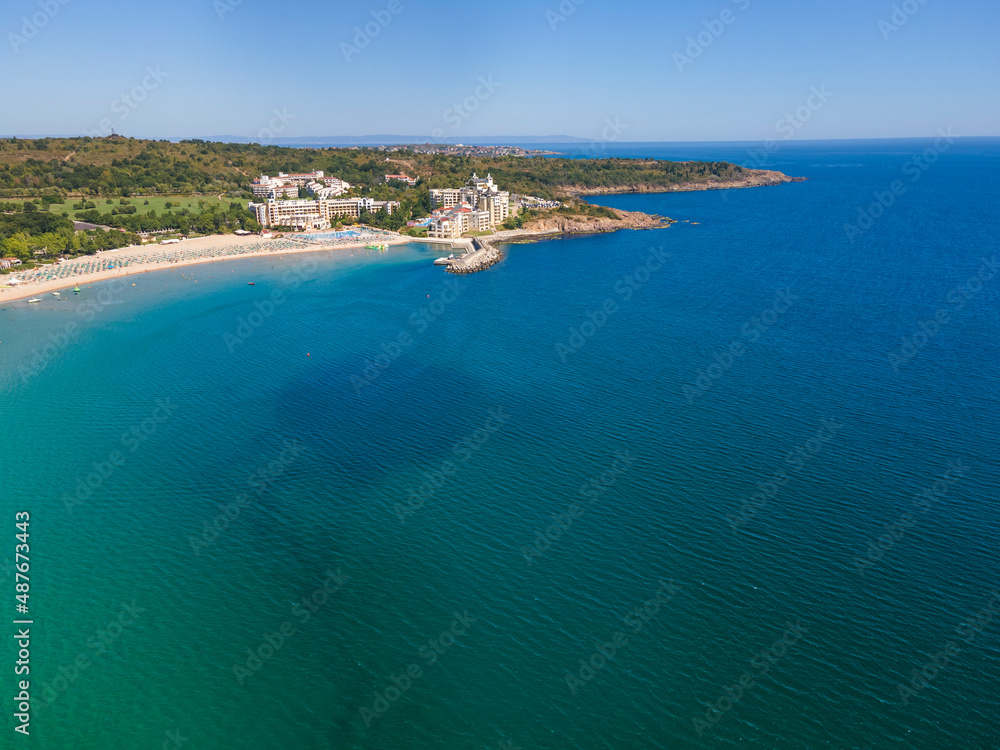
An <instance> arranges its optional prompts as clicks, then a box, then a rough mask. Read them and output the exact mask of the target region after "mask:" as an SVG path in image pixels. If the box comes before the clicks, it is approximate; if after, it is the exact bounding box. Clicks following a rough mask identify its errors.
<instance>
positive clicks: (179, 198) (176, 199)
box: [0, 195, 248, 219]
mask: <svg viewBox="0 0 1000 750" xmlns="http://www.w3.org/2000/svg"><path fill="white" fill-rule="evenodd" d="M81 200H82V201H90V202H91V203H95V204H97V210H98V211H100V212H101V213H102V214H103V213H111V209H112V208H117V207H118V206H120V205H121V203H119V201H120V200H121V198H112V199H111V201H112V202H111V203H108V202H107V199H105V198H86V199H80V198H67V199H66V202H65V203H56V204H54V205H52V206H50V207H49V210H48V213H50V214H53V215H55V216H61V215H62V214H63V213H68V214H69V218H71V219H75V218H76V215H77V214H78V213H81V212H82V211H86V210H89V209H80V210H74V208H73V204H75V203H79V202H81ZM126 200H127V201H128V202H129V203H130V204H131V205H133V206H135V207H136V208H137V209H138V212H139V213H140V214H143V213H147V212H148V211H150V210H151V209H152V210H154V211H156V213H158V214H162V213H163V212H164V211H166V210H167V203H168V202H169V203H172V204H173V208H172V209H170V210H172V211H177V210H179V209H181V208H187V209H189V210H191V211H192V212H195V213H197V212H198V211H199V207H198V203H199V201H201V202H202V203H204V205H205V207H208V206H211V205H213V204H215V205H217V204H219V203H220V201H219V198H218V197H217V196H214V195H210V196H201V197H198V196H184V195H154V196H148V197H142V196H140V197H138V198H126ZM146 201H149V205H146ZM222 202H224V203H237V204H245V203H247V202H248V199H247V198H226V197H225V196H223V198H222ZM0 203H17V204H18V205H20V204H22V203H24V201H23V200H19V199H17V198H0ZM38 210H39V211H41V210H42V207H41V206H38Z"/></svg>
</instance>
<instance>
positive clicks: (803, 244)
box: [0, 140, 1000, 750]
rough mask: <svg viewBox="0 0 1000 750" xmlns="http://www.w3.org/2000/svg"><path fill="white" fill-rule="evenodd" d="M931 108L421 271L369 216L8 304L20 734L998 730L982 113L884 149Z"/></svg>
mask: <svg viewBox="0 0 1000 750" xmlns="http://www.w3.org/2000/svg"><path fill="white" fill-rule="evenodd" d="M929 145H930V143H924V142H915V141H906V142H898V143H880V144H855V145H853V146H852V145H850V144H827V145H823V144H811V145H799V146H792V145H787V146H785V147H784V148H783V149H782V150H781V151H780V152H779V153H778V154H776V155H775V157H774V160H775V168H777V169H781V170H783V171H785V172H787V173H789V174H795V175H802V176H806V177H809V181H807V182H804V183H798V184H790V185H784V186H781V187H776V188H767V189H757V190H741V191H727V192H714V193H688V194H674V195H646V196H616V197H610V198H607V199H603V200H602V202H603V203H607V204H609V205H614V206H618V207H622V208H630V209H633V210H645V211H651V212H658V213H663V214H666V215H669V216H672V217H673V218H675V219H678V220H681V222H682V223H678V224H676V225H674V226H672V227H670V228H669V229H664V230H659V231H654V232H621V233H617V234H614V235H601V236H593V237H578V238H573V239H567V240H554V241H547V242H542V243H538V244H534V245H521V246H513V247H511V248H509V252H508V257H507V258H506V260H505V261H504V262H503V263H501V264H500V265H498V266H495V267H494V268H492V269H491V270H490V271H488V272H486V273H482V274H478V275H475V276H472V277H468V278H465V279H461V280H458V281H457V282H456V281H455V280H450V279H449V277H446V276H445V275H443V274H442V273H441V270H440V269H439V268H434V267H433V266H432V265H431V263H430V261H431V259H432V258H433V257H435V253H433V252H432V251H429V250H426V249H423V248H420V247H416V246H408V247H404V248H393V249H392V250H391V251H390V252H388V253H384V254H381V253H373V254H366V253H363V252H362V253H360V254H356V255H355V256H353V257H352V256H351V255H350V254H349V253H345V252H343V251H339V252H337V253H333V254H323V253H320V254H314V255H312V256H303V255H298V256H287V257H285V258H275V259H267V260H240V261H233V262H224V263H214V264H209V265H205V266H201V267H195V268H188V269H179V270H176V271H166V272H161V273H155V274H147V275H144V276H141V277H135V278H130V279H129V280H128V281H127V282H126V283H124V284H119V285H115V284H105V285H95V286H91V287H88V288H86V289H84V291H83V293H82V294H81V295H80V297H78V298H74V299H72V300H70V301H67V302H57V301H55V299H54V298H47V299H46V300H45V301H44V302H43V303H41V304H40V305H32V306H31V308H28V307H27V305H26V304H25V303H23V302H22V303H7V304H6V306H5V307H4V308H3V309H2V310H0V357H2V359H0V393H2V397H3V398H2V402H0V403H2V432H0V436H2V444H3V447H4V456H5V461H4V472H3V477H4V482H3V499H4V501H3V507H4V513H5V515H6V516H7V517H8V518H9V526H10V534H9V539H8V541H7V542H3V543H2V544H3V545H4V546H3V547H0V561H3V560H4V559H5V558H7V557H12V556H13V551H14V547H13V545H14V539H13V535H14V529H13V513H14V511H17V510H27V511H29V512H30V513H31V556H32V561H31V565H32V567H31V571H32V572H31V576H32V589H31V609H32V615H33V617H34V619H35V625H34V626H33V629H32V636H33V642H32V656H31V659H32V662H31V670H32V671H31V680H32V694H33V699H34V702H35V714H34V716H33V719H32V736H31V738H30V739H28V740H26V741H25V740H24V739H23V738H18V741H19V742H20V744H21V745H24V746H30V747H37V748H46V749H48V748H54V749H61V748H87V749H89V748H95V749H105V748H127V749H129V750H132V749H133V748H143V747H161V746H163V743H164V742H165V741H169V737H168V735H167V734H166V733H168V732H175V731H178V730H179V732H180V734H181V736H182V737H185V738H189V739H188V741H187V742H186V743H185V744H184V745H183V746H184V747H189V748H191V747H199V748H200V747H204V748H263V749H269V748H322V749H326V748H330V749H333V748H336V749H337V750H343V749H345V748H385V749H386V750H402V749H403V748H414V749H416V748H421V749H434V748H442V749H443V748H448V749H449V750H450V749H452V748H483V747H492V748H497V747H503V746H506V745H503V744H502V743H505V742H510V743H512V744H513V746H515V747H523V748H688V747H692V748H694V747H719V748H727V747H744V746H750V747H767V748H837V749H842V748H945V747H967V748H992V747H996V746H997V743H998V741H1000V720H998V718H997V705H998V698H1000V695H998V690H1000V689H998V687H997V684H998V677H1000V649H998V643H1000V640H998V639H1000V599H994V598H993V596H994V595H993V593H991V592H992V590H993V589H998V590H1000V565H998V561H997V553H996V537H997V532H998V527H1000V518H998V512H997V505H996V502H997V490H998V487H1000V468H998V465H997V460H996V456H997V455H998V448H1000V445H998V442H1000V411H998V407H1000V404H998V399H997V395H996V392H997V388H996V387H997V362H998V356H997V355H998V340H997V333H998V330H1000V319H998V308H997V303H998V300H1000V276H998V277H997V278H995V279H989V280H987V281H985V282H983V283H982V284H981V288H980V287H979V285H978V284H972V285H971V286H969V285H968V280H969V279H970V278H972V277H975V276H976V274H977V272H978V271H979V270H980V268H981V267H982V266H983V259H984V258H985V259H986V260H990V259H991V258H992V257H993V256H994V255H995V254H996V251H997V240H996V238H997V230H998V228H1000V216H998V210H997V207H996V201H995V196H996V194H997V190H998V187H1000V185H998V181H1000V178H998V176H997V175H1000V170H998V169H997V167H998V166H1000V144H998V143H997V141H995V140H994V141H968V142H961V143H959V144H956V145H954V146H952V147H950V148H949V149H948V150H947V151H945V152H944V153H943V154H942V155H940V158H939V159H938V161H937V162H936V163H935V164H934V165H933V166H932V167H931V168H929V169H927V170H926V171H920V179H919V180H917V181H916V182H913V181H911V178H910V177H909V176H908V175H907V174H906V173H905V172H904V169H906V167H907V163H908V161H909V160H910V159H911V158H912V157H913V156H914V155H916V154H919V153H920V152H921V151H923V149H924V148H926V147H928V146H929ZM619 148H620V149H622V150H623V153H624V149H625V148H626V147H625V146H622V147H619ZM633 148H639V147H633ZM705 149H709V147H703V148H702V151H704V150H705ZM640 150H641V151H642V152H643V154H646V153H648V154H649V155H653V156H668V155H673V156H675V158H689V157H688V156H687V155H684V154H667V153H658V152H656V150H655V148H654V147H642V148H641V149H640ZM709 150H710V151H711V149H709ZM634 155H640V154H638V153H636V154H634ZM702 155H703V156H705V157H707V158H718V159H727V158H731V159H739V157H740V151H739V150H738V149H735V150H734V148H730V150H729V151H727V150H726V148H725V147H715V151H711V153H709V152H707V151H704V153H703V154H702ZM897 179H899V180H905V181H906V182H905V184H906V187H907V190H906V191H905V193H904V194H902V195H901V196H899V197H898V198H897V199H896V201H894V205H893V206H892V207H891V208H890V209H889V210H887V211H886V212H885V215H884V216H881V217H880V218H878V219H877V220H875V221H874V222H873V226H872V227H871V228H870V229H868V230H867V231H866V232H864V233H863V234H862V235H861V236H859V237H857V238H855V241H854V243H851V242H850V241H849V239H848V237H847V235H846V234H845V231H844V224H845V222H851V221H854V220H856V219H857V216H858V213H857V209H858V207H859V206H868V205H869V204H870V203H871V202H872V201H873V200H875V198H873V194H874V193H876V192H884V191H885V190H886V189H887V188H889V186H890V185H891V183H892V182H893V181H894V180H897ZM684 220H687V222H697V224H693V223H683V222H684ZM653 251H655V252H653ZM984 275H988V272H987V273H984ZM248 281H254V282H255V286H253V287H250V286H248V285H247V282H248ZM133 282H134V283H135V286H132V283H133ZM956 287H957V288H959V291H958V292H956V291H955V289H956ZM962 289H964V290H965V293H963V292H962V291H961V290H962ZM628 292H631V294H628ZM956 294H957V295H958V296H954V295H956ZM607 300H610V304H609V305H608V306H607V307H605V303H606V301H607ZM272 305H273V307H272ZM939 309H943V310H946V311H947V312H948V313H949V317H948V320H947V322H944V323H941V324H939V330H937V331H936V332H935V333H934V335H933V336H930V337H928V338H927V340H926V342H924V344H923V346H922V347H920V348H919V349H916V348H915V349H913V350H909V349H907V351H909V352H911V356H910V357H909V359H908V360H907V361H906V362H902V363H900V362H899V361H896V365H897V366H896V368H894V367H893V366H892V362H891V361H890V359H889V358H888V356H887V354H888V353H897V355H898V356H904V355H903V354H902V349H901V346H902V344H901V341H900V339H901V337H904V336H905V337H909V338H910V343H911V344H913V337H914V335H915V334H918V333H920V332H922V331H923V330H924V329H922V327H921V325H920V324H921V322H925V323H926V322H927V321H930V320H932V319H933V318H934V316H935V313H936V311H937V310H939ZM88 311H89V312H88ZM599 311H602V312H599ZM602 314H603V315H604V316H605V317H603V318H602ZM755 321H756V322H755ZM71 324H76V327H73V326H72V325H71ZM591 326H592V327H591ZM574 330H575V331H576V334H575V333H574ZM577 334H578V335H579V337H577ZM401 335H402V337H401ZM925 335H926V334H925ZM52 336H54V337H55V338H54V339H53V338H51V337H52ZM46 340H48V341H49V342H51V346H48V349H46V348H45V347H44V346H40V345H39V342H40V341H42V342H44V341H46ZM921 341H923V340H922V339H920V338H919V336H918V337H917V342H918V343H920V342H921ZM557 345H562V346H561V347H557ZM734 345H735V349H733V348H732V347H733V346H734ZM914 346H915V345H914ZM734 352H739V353H738V354H734ZM380 357H384V359H380ZM730 357H731V359H730ZM699 371H701V373H699ZM702 373H703V374H704V378H705V379H701V380H699V378H700V377H702ZM705 385H710V387H708V388H705V387H703V386H705ZM949 462H959V464H960V467H959V469H958V470H956V469H954V468H953V467H952V466H951V465H950V464H949ZM102 472H103V474H105V475H106V476H102V475H101V473H102ZM781 472H783V474H782V473H781ZM946 472H951V473H950V474H947V478H946V479H943V477H945V476H946ZM88 481H89V482H90V485H91V486H90V487H87V482H88ZM779 481H780V482H782V484H780V485H779V484H778V482H779ZM81 482H82V483H83V484H82V485H81V484H80V483H81ZM936 482H940V484H937V485H936V484H935V483H936ZM436 485H437V486H436ZM924 490H927V491H928V493H929V494H927V495H924V496H921V494H920V493H921V492H922V491H924ZM757 492H759V493H760V494H758V495H757V498H756V500H753V499H752V496H753V495H754V493H757ZM227 512H228V513H229V515H230V516H231V518H226V516H225V513H227ZM213 523H214V524H215V527H216V528H215V529H212V528H211V526H212V524H213ZM887 526H888V527H889V528H888V530H887V529H886V527H887ZM892 534H895V535H896V537H897V538H895V539H894V538H892V536H891V535H892ZM546 535H547V537H546ZM887 535H889V536H887ZM880 537H881V538H882V549H879V547H878V544H879V541H878V540H879V539H880ZM869 544H873V545H875V546H874V547H872V548H871V549H872V552H871V554H869ZM875 558H879V559H877V560H876V559H875ZM869 563H870V564H869ZM331 574H332V575H331ZM0 575H4V571H0ZM324 584H325V586H326V591H324V588H323V587H324ZM3 587H4V588H5V589H12V587H13V581H12V580H11V579H10V578H9V577H6V578H5V582H4V584H3ZM313 597H315V598H313ZM303 598H307V599H312V603H311V604H309V605H307V606H303V605H302V599H303ZM991 600H992V603H993V607H994V608H995V609H996V610H997V612H996V613H991V612H990V610H989V604H990V603H991ZM644 602H648V604H647V605H644V604H643V603H644ZM123 605H127V606H123ZM4 606H5V608H6V610H5V611H7V612H12V607H13V602H11V603H10V604H9V605H4ZM643 606H645V607H646V608H645V610H643ZM636 608H639V610H640V612H639V613H635V612H634V611H635V610H636ZM313 609H314V610H315V611H312V610H313ZM980 612H982V614H981V615H980V620H979V621H978V622H977V621H976V620H975V618H976V615H977V613H980ZM630 613H632V614H630ZM307 614H308V618H306V615H307ZM969 618H972V620H973V624H974V626H975V627H974V628H970V626H968V625H963V623H965V621H966V620H968V619H969ZM284 623H289V624H288V625H287V626H285V632H284V634H282V627H283V624H284ZM789 623H791V624H792V625H794V626H795V627H794V628H793V627H790V626H789ZM293 628H294V630H292V629H293ZM616 633H617V634H619V635H618V637H617V643H616ZM783 638H784V643H782V639H783ZM625 639H627V641H626V640H625ZM268 641H270V643H269V642H268ZM949 643H954V644H955V647H954V648H955V649H958V652H957V653H954V654H952V655H948V654H947V653H946V654H945V656H947V663H944V658H945V657H942V656H940V654H941V652H943V651H945V649H946V647H947V645H948V644H949ZM606 644H611V645H610V646H609V645H606ZM276 646H278V647H277V648H275V647H276ZM248 649H251V650H252V651H254V652H257V654H258V656H257V657H252V656H250V655H248V651H247V650H248ZM269 649H270V651H269ZM601 650H603V651H604V652H605V656H601V655H600V651H601ZM612 650H613V654H612ZM953 650H954V649H953ZM762 651H764V653H763V654H762ZM4 654H5V656H4V657H3V658H5V659H7V658H9V659H10V662H9V663H13V660H14V658H15V655H14V652H13V650H12V648H11V647H8V648H7V649H5V651H4ZM595 654H597V656H595ZM609 654H610V655H611V656H610V657H608V656H607V655H609ZM261 655H263V656H265V657H267V658H264V659H260V656H261ZM933 655H938V656H937V658H938V662H939V664H940V665H941V666H939V667H934V666H933V665H932V666H931V667H924V664H925V663H926V662H928V660H929V659H930V658H931V656H933ZM248 659H249V660H250V661H249V668H248ZM257 659H260V661H259V662H258V661H257ZM581 659H584V660H587V661H590V666H589V669H588V667H583V668H581V664H580V660H581ZM74 661H77V664H78V665H80V664H83V665H85V666H82V667H81V666H72V665H73V662H74ZM237 665H242V667H243V670H244V671H241V670H235V671H234V666H237ZM410 665H416V666H415V667H410ZM921 668H923V669H924V670H925V672H926V674H928V675H930V679H929V681H927V678H923V680H924V682H922V683H920V684H925V685H926V687H924V688H923V689H921V690H919V691H914V693H913V694H912V695H910V694H909V693H907V692H906V691H905V690H904V691H903V693H902V694H901V693H900V691H899V688H898V685H900V684H903V685H904V686H910V685H911V677H912V675H911V670H913V669H921ZM7 669H8V667H6V666H5V667H4V670H5V672H6V670H7ZM251 669H253V670H254V671H251ZM408 669H410V670H411V671H410V673H409V674H407V670H408ZM581 669H583V671H582V672H581ZM567 675H570V676H571V677H572V678H574V679H570V680H569V681H567V679H566V678H567ZM584 678H587V679H584ZM741 680H742V685H741ZM241 681H242V684H241ZM4 685H5V688H4V690H5V694H6V693H7V692H9V691H11V690H12V688H13V685H12V683H11V682H9V677H8V678H5V681H4ZM915 686H918V687H919V684H917V683H915ZM404 688H405V690H404ZM397 690H398V691H399V694H398V695H397V693H396V691H397ZM574 691H575V692H574ZM11 694H12V693H11ZM377 695H379V696H381V697H377ZM387 697H388V698H392V699H393V700H391V701H390V700H387ZM903 698H906V702H905V703H904V701H903ZM734 699H735V702H733V701H734ZM382 701H385V702H384V703H383V702H382ZM45 703H50V705H43V704H45ZM709 705H712V706H715V712H714V713H713V712H712V711H711V710H709V708H708V706H709ZM706 711H708V714H707V715H706ZM377 712H378V713H377ZM696 717H697V718H698V719H699V722H703V723H699V722H695V721H693V719H694V718H696ZM13 725H14V722H13V718H12V717H11V715H10V712H9V711H5V712H4V728H3V731H4V736H5V737H10V736H11V732H12V728H13ZM699 730H700V731H701V736H699ZM7 742H9V740H6V739H5V740H4V746H7V744H6V743H7Z"/></svg>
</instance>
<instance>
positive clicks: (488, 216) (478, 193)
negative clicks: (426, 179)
mask: <svg viewBox="0 0 1000 750" xmlns="http://www.w3.org/2000/svg"><path fill="white" fill-rule="evenodd" d="M430 197H431V208H433V209H435V211H434V213H433V214H432V216H431V224H430V226H429V227H428V229H427V235H428V236H429V237H433V238H435V239H455V238H456V237H461V236H462V234H464V233H465V232H484V231H486V230H487V229H489V228H490V227H495V226H497V225H498V224H502V223H503V222H504V221H506V220H507V217H508V216H510V193H507V192H503V191H501V190H500V188H499V187H498V186H497V184H496V183H495V182H493V176H492V175H487V176H486V178H485V179H483V178H482V177H479V176H477V175H476V174H475V173H473V175H472V179H471V180H469V182H468V183H467V184H466V185H465V187H462V188H442V189H434V190H431V191H430Z"/></svg>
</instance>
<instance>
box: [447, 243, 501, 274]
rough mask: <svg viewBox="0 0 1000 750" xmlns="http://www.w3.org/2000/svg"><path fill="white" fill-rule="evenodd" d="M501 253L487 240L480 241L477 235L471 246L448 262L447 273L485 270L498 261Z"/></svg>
mask: <svg viewBox="0 0 1000 750" xmlns="http://www.w3.org/2000/svg"><path fill="white" fill-rule="evenodd" d="M502 258H503V253H501V252H500V251H499V250H497V249H496V248H495V247H493V245H491V244H490V243H488V242H482V241H480V239H479V238H478V237H474V238H473V239H472V248H471V249H470V251H469V252H467V253H466V254H465V255H463V256H461V257H460V258H455V259H454V260H452V261H451V262H450V263H449V264H448V268H447V271H448V273H477V272H478V271H485V270H486V269H487V268H489V267H490V266H492V265H493V264H494V263H499V262H500V260H501V259H502Z"/></svg>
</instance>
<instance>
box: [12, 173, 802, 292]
mask: <svg viewBox="0 0 1000 750" xmlns="http://www.w3.org/2000/svg"><path fill="white" fill-rule="evenodd" d="M806 179H807V178H805V177H788V176H787V175H785V174H782V173H781V172H772V171H764V170H755V171H754V172H753V174H751V175H749V176H748V177H747V178H746V179H744V180H739V181H729V182H716V183H684V184H681V185H675V186H672V187H671V188H669V189H664V188H663V187H661V186H650V185H636V186H631V187H628V188H626V187H621V186H619V187H614V188H600V189H594V190H587V191H580V192H577V193H576V195H579V196H582V195H590V196H599V195H628V194H634V193H672V192H691V191H707V190H728V189H736V188H752V187H765V186H771V185H780V184H785V183H790V182H803V181H805V180H806ZM611 210H612V211H614V212H615V213H616V214H618V217H619V218H618V220H612V219H608V218H592V217H586V216H557V215H554V214H553V216H551V217H545V218H540V219H536V220H534V222H533V226H529V227H525V228H522V229H513V230H501V231H499V232H495V233H494V234H492V235H488V236H484V237H479V238H476V239H478V240H479V241H480V242H481V243H482V244H483V245H485V246H487V247H489V248H490V249H491V250H496V245H498V244H516V243H530V242H537V241H539V240H543V239H546V238H556V237H567V236H573V235H586V234H606V233H611V232H617V231H620V230H623V229H633V230H637V231H638V230H647V229H664V228H667V227H669V226H671V225H672V224H675V223H676V221H675V220H674V219H670V218H667V217H661V216H654V215H652V214H646V213H642V212H639V211H623V210H620V209H615V208H613V209H611ZM376 242H377V243H379V244H386V245H390V246H398V245H408V244H432V245H442V246H450V249H452V250H454V249H456V247H457V246H461V245H465V246H467V248H468V249H469V250H471V249H472V246H473V244H474V243H473V241H472V240H470V239H468V238H459V239H457V240H452V241H448V240H431V239H428V238H425V237H410V236H409V235H403V234H399V233H397V232H389V231H387V230H369V234H367V235H363V236H362V237H361V238H360V239H358V240H357V241H354V242H350V241H348V242H331V243H322V242H315V241H311V240H306V239H302V238H300V237H298V236H295V235H292V236H289V237H286V238H282V239H274V240H262V239H261V238H260V237H257V236H256V235H255V236H252V237H236V236H235V235H228V234H217V235H209V236H206V237H197V238H195V239H191V240H185V241H184V242H182V243H180V244H177V245H170V246H166V247H168V248H169V250H168V249H165V246H163V245H145V246H143V247H134V248H121V249H120V250H118V251H106V252H104V253H102V254H101V256H81V257H79V258H74V259H73V260H70V261H67V262H66V263H65V264H53V265H51V266H46V267H43V269H51V270H52V272H56V273H61V274H63V275H62V276H61V277H60V278H53V279H49V278H46V279H43V280H29V281H27V282H26V283H24V284H23V285H18V286H10V287H3V286H0V305H3V304H4V303H6V302H15V301H19V300H24V299H27V298H31V297H35V296H39V295H42V294H51V293H52V292H56V291H59V292H61V291H63V290H72V289H73V288H74V287H77V286H80V285H81V284H87V285H89V284H95V283H99V282H102V281H108V280H110V279H116V278H122V277H126V276H136V275H139V274H143V273H150V272H151V271H164V270H168V269H171V268H184V267H188V266H195V265H201V264H204V263H213V262H216V261H223V260H235V259H238V258H260V257H266V256H274V255H295V254H299V253H315V252H324V251H333V250H359V249H364V248H365V247H366V246H367V245H369V244H373V243H376ZM250 245H257V246H258V247H259V249H250V250H247V249H246V247H247V246H250ZM268 245H270V246H268ZM188 250H191V251H192V252H194V253H196V254H197V253H199V252H201V253H213V254H208V255H205V254H202V255H196V257H187V258H185V257H183V253H185V252H187V251H188ZM118 253H120V255H118ZM156 254H160V255H162V254H167V255H173V256H174V257H170V258H158V259H155V260H150V261H148V262H142V256H153V255H156ZM117 259H126V260H124V262H123V263H122V264H121V265H117V266H115V267H113V268H107V269H101V270H96V271H90V272H81V273H76V274H74V273H72V272H71V271H72V268H73V266H74V265H87V264H94V263H105V262H112V263H113V262H115V261H116V260H117ZM496 260H499V253H498V254H497V258H496ZM496 260H494V261H493V262H496ZM490 265H492V263H490ZM39 270H40V269H39V268H35V269H31V270H29V271H24V272H18V271H13V272H11V274H10V276H11V277H14V278H19V277H21V276H23V275H24V274H32V273H35V272H37V271H39ZM67 271H70V273H66V272H67ZM2 283H3V277H0V284H2Z"/></svg>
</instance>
